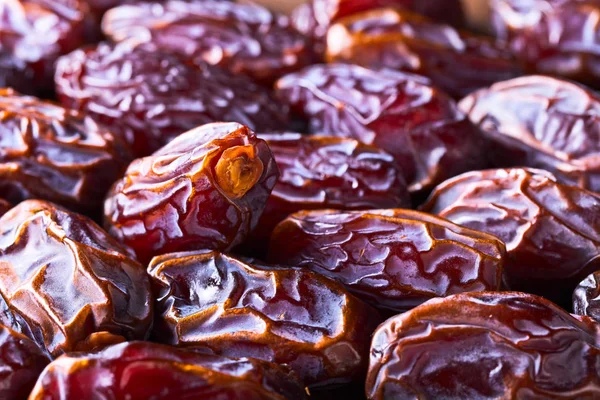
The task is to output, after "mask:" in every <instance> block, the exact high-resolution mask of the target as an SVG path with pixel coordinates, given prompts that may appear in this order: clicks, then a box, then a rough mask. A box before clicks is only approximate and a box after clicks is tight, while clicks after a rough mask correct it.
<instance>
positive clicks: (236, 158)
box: [104, 123, 279, 263]
mask: <svg viewBox="0 0 600 400" xmlns="http://www.w3.org/2000/svg"><path fill="white" fill-rule="evenodd" d="M278 176H279V170H278V169H277V165H276V163H275V160H274V158H273V155H272V154H271V151H270V150H269V147H268V146H267V144H266V142H265V141H264V140H262V139H258V138H257V137H256V135H255V134H254V132H252V131H251V130H250V129H248V128H247V127H245V126H244V125H240V124H237V123H214V124H207V125H203V126H201V127H198V128H196V129H193V130H191V131H189V132H186V133H184V134H182V135H180V136H178V137H177V138H175V139H174V140H173V141H172V142H171V143H169V144H168V145H166V146H165V147H163V148H162V149H160V150H158V151H157V152H156V153H154V154H153V155H151V156H148V157H145V158H139V159H137V160H135V161H134V162H132V163H131V165H130V166H129V168H128V169H127V172H126V174H125V177H124V178H123V179H121V180H119V181H118V182H117V183H115V185H114V186H113V188H112V189H111V191H110V193H109V195H108V197H107V199H106V202H105V204H104V215H105V226H106V227H107V230H108V231H109V233H110V234H111V235H113V236H114V237H116V238H117V239H118V240H120V241H121V242H122V243H125V244H126V245H128V246H129V247H131V248H132V249H133V250H135V252H136V254H137V257H138V259H139V260H140V261H141V262H142V263H147V262H149V261H150V259H151V258H152V257H153V256H155V255H158V254H164V253H170V252H176V251H186V250H198V249H216V250H228V249H230V248H232V247H233V246H235V245H237V244H240V243H241V242H242V241H243V240H244V239H245V238H246V237H247V236H248V234H249V233H250V232H251V231H252V229H254V228H255V227H256V224H257V222H258V219H259V218H260V215H261V214H262V212H263V210H264V207H265V204H266V202H267V198H268V197H269V195H270V193H271V190H272V189H273V187H274V186H275V183H276V181H277V178H278Z"/></svg>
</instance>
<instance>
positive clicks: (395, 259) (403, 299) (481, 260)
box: [269, 209, 504, 311]
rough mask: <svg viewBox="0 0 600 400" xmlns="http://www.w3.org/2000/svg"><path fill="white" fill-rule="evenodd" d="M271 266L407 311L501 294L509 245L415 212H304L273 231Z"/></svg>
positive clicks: (378, 305) (379, 306) (376, 303)
mask: <svg viewBox="0 0 600 400" xmlns="http://www.w3.org/2000/svg"><path fill="white" fill-rule="evenodd" d="M269 261H271V262H274V263H281V264H287V265H294V266H299V267H302V268H308V269H311V270H313V271H315V272H318V273H321V274H323V275H325V276H328V277H330V278H333V279H335V280H338V281H340V282H342V283H343V284H344V285H346V287H347V288H348V289H349V290H350V291H351V292H353V293H354V294H355V295H356V296H358V297H359V298H363V299H364V300H366V301H369V302H370V303H372V304H373V305H374V306H376V307H378V308H381V309H386V310H392V311H405V310H408V309H410V308H412V307H415V306H417V305H418V304H421V303H422V302H424V301H426V300H428V299H430V298H432V297H437V296H447V295H450V294H454V293H460V292H468V291H483V290H498V289H499V288H500V284H501V277H502V265H503V262H504V245H503V243H502V242H501V241H500V240H498V239H497V238H495V237H494V236H491V235H487V234H485V233H481V232H478V231H473V230H471V229H465V228H463V227H460V226H457V225H454V224H452V223H450V222H448V221H446V220H444V219H442V218H437V217H435V216H432V215H428V214H424V213H420V212H417V211H411V210H400V209H396V210H393V209H390V210H369V211H348V212H344V211H334V210H325V211H306V212H299V213H296V214H293V215H291V216H289V217H288V218H287V219H286V220H285V221H283V222H282V223H281V224H279V225H278V226H277V227H276V228H275V231H274V232H273V236H272V237H271V243H270V246H269Z"/></svg>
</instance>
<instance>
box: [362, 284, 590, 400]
mask: <svg viewBox="0 0 600 400" xmlns="http://www.w3.org/2000/svg"><path fill="white" fill-rule="evenodd" d="M599 368H600V342H598V337H597V336H596V332H595V329H593V328H592V326H591V325H590V324H589V323H585V322H580V321H578V320H577V319H575V318H573V317H571V316H570V315H569V314H568V313H566V312H565V311H564V310H562V309H560V308H559V307H557V306H556V305H554V304H552V303H550V302H549V301H547V300H545V299H543V298H541V297H537V296H533V295H529V294H524V293H516V292H504V293H464V294H459V295H456V296H451V297H447V298H444V299H435V300H431V301H429V302H427V303H425V304H423V305H421V306H419V307H417V308H415V309H413V310H412V311H409V312H407V313H405V314H402V315H397V316H395V317H393V318H390V319H389V320H387V321H386V322H385V323H383V324H382V325H380V326H379V328H378V329H377V331H376V332H375V334H374V336H373V342H372V344H371V360H370V364H369V376H368V378H367V386H366V392H367V398H368V399H370V400H383V399H414V398H417V397H418V398H422V399H426V398H427V399H434V398H444V399H499V398H502V399H524V398H527V399H550V398H551V399H574V398H577V399H594V398H598V396H600V370H599Z"/></svg>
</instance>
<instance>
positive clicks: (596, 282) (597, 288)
mask: <svg viewBox="0 0 600 400" xmlns="http://www.w3.org/2000/svg"><path fill="white" fill-rule="evenodd" d="M573 311H574V313H575V314H577V315H586V316H589V317H590V318H592V319H593V320H594V321H596V322H598V323H600V271H596V272H594V273H593V274H591V275H590V276H588V277H587V278H585V279H584V280H583V281H581V283H580V284H579V285H577V287H576V288H575V291H574V292H573Z"/></svg>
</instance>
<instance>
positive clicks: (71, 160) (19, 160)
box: [0, 89, 130, 213]
mask: <svg viewBox="0 0 600 400" xmlns="http://www.w3.org/2000/svg"><path fill="white" fill-rule="evenodd" d="M0 138H1V139H0V197H3V198H5V199H6V200H8V201H10V202H11V203H13V204H16V203H18V202H19V201H22V200H24V199H30V198H37V199H44V200H49V201H53V202H55V203H59V204H61V205H63V206H65V207H68V208H70V209H73V210H76V211H81V212H86V213H94V212H97V211H98V208H99V207H100V206H101V204H102V198H103V197H104V195H105V194H106V192H107V191H108V189H109V187H110V185H111V184H112V183H113V182H114V181H115V180H117V178H118V177H119V176H121V175H122V174H123V171H125V168H126V167H127V162H128V161H129V159H130V155H129V151H128V149H127V147H126V145H125V143H123V142H122V141H121V140H120V139H119V138H117V137H116V136H115V135H113V134H112V133H110V132H109V131H107V130H106V129H105V128H104V127H101V126H99V125H97V124H96V123H95V122H94V121H93V120H92V119H91V118H89V117H84V116H83V115H81V114H79V113H77V112H75V111H71V110H67V109H65V108H63V107H60V106H57V105H55V104H54V103H50V102H47V101H43V100H39V99H37V98H35V97H28V96H23V95H20V94H18V93H16V92H14V91H12V90H11V89H0Z"/></svg>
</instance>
